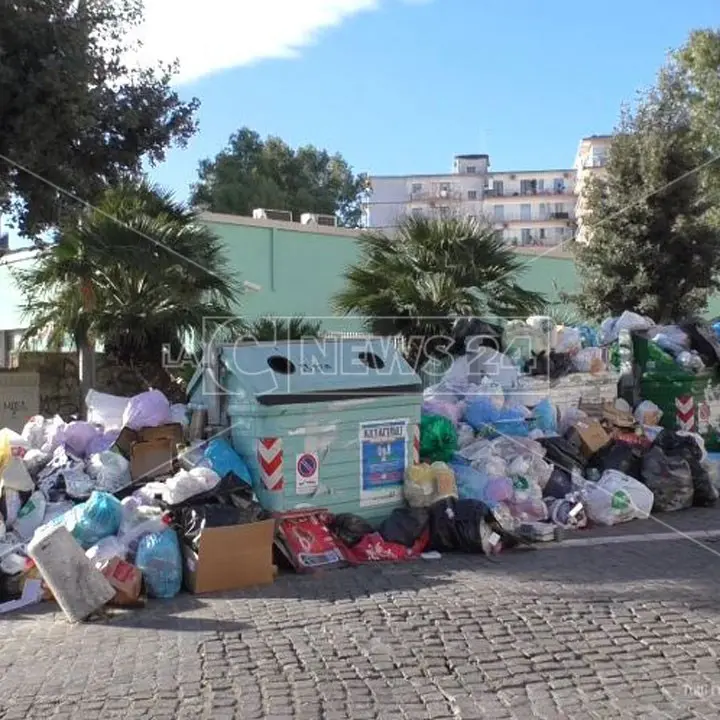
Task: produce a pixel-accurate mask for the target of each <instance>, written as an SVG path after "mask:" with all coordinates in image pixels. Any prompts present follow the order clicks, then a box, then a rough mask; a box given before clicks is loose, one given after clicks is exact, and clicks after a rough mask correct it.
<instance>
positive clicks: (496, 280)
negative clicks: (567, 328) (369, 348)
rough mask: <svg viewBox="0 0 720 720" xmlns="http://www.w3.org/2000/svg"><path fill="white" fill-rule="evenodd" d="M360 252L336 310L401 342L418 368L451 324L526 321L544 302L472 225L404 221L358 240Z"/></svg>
mask: <svg viewBox="0 0 720 720" xmlns="http://www.w3.org/2000/svg"><path fill="white" fill-rule="evenodd" d="M360 247H361V250H362V253H363V259H362V261H361V262H360V263H358V264H357V265H355V266H353V267H351V268H350V269H349V270H348V271H347V272H346V274H345V278H346V280H347V287H346V289H345V290H343V291H342V292H340V293H339V294H338V295H337V296H336V297H335V298H334V303H335V306H336V308H337V309H338V310H339V311H340V312H344V313H354V314H357V315H360V316H362V317H363V318H364V319H365V325H366V328H367V330H368V331H370V332H372V333H374V334H377V335H392V336H394V335H401V336H402V337H403V338H404V339H405V343H406V346H407V347H408V356H409V359H410V361H411V362H413V363H417V364H418V365H421V364H422V363H423V362H425V360H427V359H428V357H432V356H436V355H438V354H440V353H441V352H442V349H443V348H444V347H445V344H446V341H445V340H444V338H447V337H448V336H449V334H450V333H451V330H452V325H453V322H454V320H455V318H457V317H470V316H483V315H491V316H494V317H501V318H502V317H505V318H507V317H518V316H519V317H523V318H525V317H527V316H528V315H529V314H532V312H533V311H534V310H536V309H537V308H538V307H539V306H540V305H541V304H542V302H543V300H544V298H543V297H542V295H540V294H538V293H535V292H531V291H528V290H524V289H523V288H521V287H520V285H519V284H518V283H517V278H518V276H519V275H520V274H521V272H522V270H523V267H524V263H523V261H522V259H521V258H520V256H518V255H517V254H516V253H514V252H513V251H512V249H510V248H509V247H507V245H505V243H504V242H503V240H502V238H501V236H500V235H499V234H498V233H497V232H496V231H494V230H493V229H492V227H491V226H489V225H487V224H485V223H483V222H481V221H478V220H474V219H463V218H456V217H443V218H415V217H407V218H405V219H404V220H403V221H402V222H401V224H400V226H399V227H398V229H397V231H396V233H395V234H393V235H387V234H386V233H384V232H367V233H365V234H363V236H362V237H361V239H360Z"/></svg>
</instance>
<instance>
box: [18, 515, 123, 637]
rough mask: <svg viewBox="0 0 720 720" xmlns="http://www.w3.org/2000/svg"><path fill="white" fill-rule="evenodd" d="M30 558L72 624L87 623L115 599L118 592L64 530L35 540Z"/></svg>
mask: <svg viewBox="0 0 720 720" xmlns="http://www.w3.org/2000/svg"><path fill="white" fill-rule="evenodd" d="M28 554H29V555H30V557H31V558H32V559H33V560H34V562H35V564H36V565H37V567H38V570H40V572H41V573H42V576H43V578H44V580H45V582H46V583H47V584H48V586H49V587H50V590H51V591H52V594H53V596H54V597H55V599H56V600H57V602H58V605H60V607H61V608H62V611H63V612H64V613H65V615H66V617H67V619H68V620H69V621H70V622H73V623H77V622H81V621H83V620H85V619H86V618H87V617H88V616H90V615H92V613H94V612H95V611H96V610H99V609H100V608H101V607H102V606H103V605H105V603H108V602H110V600H112V599H113V597H114V596H115V589H114V588H113V587H112V585H110V583H109V582H108V581H107V580H106V579H105V577H104V576H103V574H102V573H101V572H100V571H99V570H96V569H95V566H94V565H93V563H92V561H91V560H89V559H88V558H87V557H86V555H85V553H84V552H83V549H82V548H81V547H80V545H78V543H77V542H76V541H75V540H74V539H73V537H72V535H70V533H69V532H68V531H67V530H66V529H65V528H64V527H61V526H60V527H55V528H53V529H52V530H48V531H47V532H45V533H43V534H42V535H40V536H36V537H35V538H34V539H33V541H32V542H31V543H30V545H29V546H28Z"/></svg>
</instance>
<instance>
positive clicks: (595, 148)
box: [575, 135, 612, 242]
mask: <svg viewBox="0 0 720 720" xmlns="http://www.w3.org/2000/svg"><path fill="white" fill-rule="evenodd" d="M611 141H612V136H611V135H591V136H590V137H586V138H583V139H582V140H581V141H580V145H579V146H578V151H577V154H576V155H575V177H576V180H575V193H576V194H577V204H576V205H575V215H576V217H577V236H576V239H577V241H578V242H587V241H588V239H589V233H588V228H587V225H586V224H585V223H584V217H585V202H584V198H583V190H584V189H585V187H586V185H587V182H588V179H589V178H591V177H597V176H600V177H602V176H603V174H604V173H605V169H604V168H605V164H606V163H607V156H608V150H609V149H610V143H611Z"/></svg>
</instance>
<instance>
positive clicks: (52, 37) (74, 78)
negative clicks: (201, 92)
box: [0, 0, 198, 235]
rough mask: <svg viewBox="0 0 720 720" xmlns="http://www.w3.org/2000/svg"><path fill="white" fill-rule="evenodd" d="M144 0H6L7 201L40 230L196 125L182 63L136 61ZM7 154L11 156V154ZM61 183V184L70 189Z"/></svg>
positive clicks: (2, 92) (0, 105) (157, 157)
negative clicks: (178, 83) (182, 90)
mask: <svg viewBox="0 0 720 720" xmlns="http://www.w3.org/2000/svg"><path fill="white" fill-rule="evenodd" d="M141 19H142V2H140V0H82V1H81V2H78V1H77V0H22V2H14V1H12V0H11V1H10V2H3V3H0V48H1V51H0V156H2V157H0V211H2V212H7V213H10V214H13V215H15V216H16V218H17V219H18V221H19V226H20V230H21V231H22V232H23V233H24V234H26V235H31V234H35V233H37V232H40V231H42V230H43V229H46V228H47V227H51V226H54V225H56V224H57V222H58V220H59V219H60V217H62V216H63V215H67V214H74V213H77V212H79V211H80V210H81V205H80V204H79V203H77V202H75V201H74V200H72V196H75V197H77V198H79V199H81V200H82V201H83V202H90V203H92V202H95V200H96V199H97V198H98V197H99V196H100V195H101V194H102V192H103V191H104V190H105V188H107V187H108V186H112V185H115V184H117V183H118V182H119V181H121V180H123V179H127V178H129V177H138V176H139V174H140V171H141V164H142V161H143V160H149V161H150V162H152V163H154V162H159V161H162V160H163V159H164V157H165V150H166V148H167V147H168V146H170V145H172V144H174V143H177V144H179V145H181V146H182V145H184V144H185V143H186V142H187V140H188V139H189V138H190V136H191V135H192V134H193V133H194V131H195V129H196V125H195V120H194V114H195V110H196V108H197V104H198V103H197V100H191V101H190V102H183V101H182V100H181V99H180V97H179V96H178V94H177V93H176V92H175V91H174V90H172V88H171V86H170V83H171V81H172V78H173V76H174V74H175V71H176V68H175V66H173V65H160V66H158V68H157V69H129V68H128V67H127V66H126V64H125V62H124V59H123V58H124V57H126V53H127V52H128V51H129V50H131V49H132V48H131V47H130V46H129V45H128V42H127V40H126V38H127V36H128V33H129V32H130V31H132V30H133V29H134V27H135V26H137V25H138V24H139V23H140V21H141ZM5 158H7V159H5ZM61 190H62V192H61Z"/></svg>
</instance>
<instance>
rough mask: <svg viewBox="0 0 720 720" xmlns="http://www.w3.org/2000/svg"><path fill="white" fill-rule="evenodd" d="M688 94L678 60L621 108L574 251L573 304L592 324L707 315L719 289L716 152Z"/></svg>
mask: <svg viewBox="0 0 720 720" xmlns="http://www.w3.org/2000/svg"><path fill="white" fill-rule="evenodd" d="M716 72H717V70H716ZM690 97H691V95H690V94H689V85H688V83H687V75H686V73H685V72H684V71H681V68H680V66H679V65H678V62H677V56H676V57H675V58H671V61H670V62H669V64H668V65H666V67H665V68H663V70H662V71H661V73H660V75H659V78H658V83H657V84H656V86H655V87H653V88H652V89H651V90H650V91H648V92H647V93H645V94H643V95H642V96H641V97H640V99H639V101H638V103H637V106H636V107H635V108H634V109H633V110H628V109H625V110H624V111H623V114H622V117H621V122H620V125H619V127H618V129H617V131H616V133H615V135H614V137H613V140H612V143H611V146H610V151H609V156H608V163H607V166H606V174H605V176H604V177H598V178H594V179H593V181H592V182H590V183H589V184H588V188H587V191H586V194H585V197H584V200H585V203H586V208H587V210H586V212H587V215H586V217H585V218H584V221H585V222H586V223H587V227H588V230H589V242H588V243H587V244H583V245H580V244H578V245H576V246H575V250H576V260H577V265H578V270H579V273H580V277H581V291H580V293H579V294H578V295H577V296H576V297H575V298H574V300H575V301H576V302H577V305H578V306H579V308H580V309H581V310H582V311H583V312H584V313H586V314H587V315H588V316H590V317H594V318H600V317H602V316H606V315H617V314H620V313H621V312H622V311H624V310H635V311H637V312H641V313H644V314H647V315H650V316H651V317H653V318H654V319H655V320H656V321H657V322H672V321H676V320H678V319H679V318H682V317H685V316H688V315H693V314H696V313H701V312H702V311H703V310H704V309H705V308H706V306H707V301H708V298H709V296H710V295H711V294H712V293H714V292H716V291H717V290H718V289H720V282H719V281H718V277H719V273H720V232H718V225H717V224H716V223H715V222H714V221H713V202H712V193H711V192H709V182H710V177H711V174H712V171H713V164H714V163H713V154H712V151H711V149H710V146H709V143H708V142H706V141H704V140H702V139H700V138H701V135H700V133H699V126H698V124H697V117H698V108H697V107H696V106H695V105H694V104H693V102H690V101H689V99H690Z"/></svg>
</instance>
